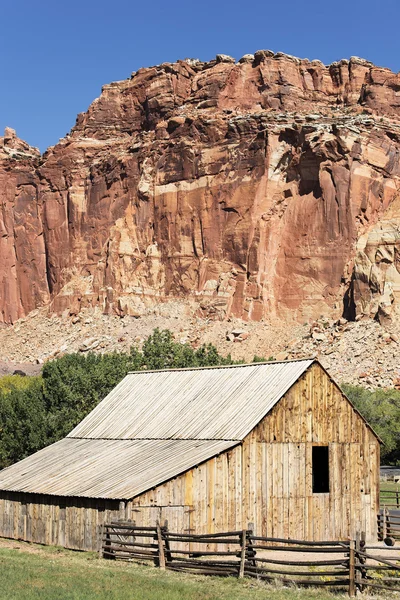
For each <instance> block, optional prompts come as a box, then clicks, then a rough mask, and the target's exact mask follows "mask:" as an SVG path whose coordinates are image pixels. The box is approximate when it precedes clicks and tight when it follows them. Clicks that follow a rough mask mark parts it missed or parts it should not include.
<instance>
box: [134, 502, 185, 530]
mask: <svg viewBox="0 0 400 600" xmlns="http://www.w3.org/2000/svg"><path fill="white" fill-rule="evenodd" d="M129 512H130V517H129V518H130V519H131V520H132V521H135V524H136V525H139V526H141V527H154V526H155V524H156V523H157V521H159V523H160V524H161V525H164V524H165V523H167V525H168V529H169V530H170V531H173V532H176V533H189V532H190V514H191V507H190V506H132V507H131V509H130V511H129Z"/></svg>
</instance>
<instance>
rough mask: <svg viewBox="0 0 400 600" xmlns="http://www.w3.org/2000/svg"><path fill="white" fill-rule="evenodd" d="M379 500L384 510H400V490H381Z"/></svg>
mask: <svg viewBox="0 0 400 600" xmlns="http://www.w3.org/2000/svg"><path fill="white" fill-rule="evenodd" d="M379 499H380V506H382V507H383V508H389V509H397V510H400V490H381V491H380V494H379Z"/></svg>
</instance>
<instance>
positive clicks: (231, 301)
mask: <svg viewBox="0 0 400 600" xmlns="http://www.w3.org/2000/svg"><path fill="white" fill-rule="evenodd" d="M399 153H400V76H399V75H396V74H394V73H392V72H391V71H390V70H388V69H383V68H379V67H375V66H374V65H372V64H371V63H369V62H367V61H364V60H362V59H358V58H352V59H351V60H350V61H346V60H343V61H340V62H338V63H333V64H332V65H329V66H324V65H323V64H322V63H321V62H319V61H311V62H310V61H308V60H300V59H297V58H294V57H291V56H288V55H285V54H282V53H278V54H273V53H272V52H270V51H259V52H256V53H255V55H254V56H253V55H245V57H243V58H242V59H241V60H240V61H239V62H235V61H234V59H231V58H230V57H227V56H225V55H218V56H217V58H216V59H215V60H213V61H211V62H208V63H203V62H200V61H197V60H190V59H188V60H184V61H178V62H177V63H173V64H171V63H165V64H162V65H159V66H156V67H151V68H146V69H140V70H139V71H138V72H136V73H133V74H132V76H131V77H130V78H129V79H127V80H124V81H120V82H115V83H112V84H110V85H106V86H104V88H103V90H102V93H101V96H100V97H99V98H98V99H96V100H95V101H94V102H93V104H92V105H91V106H90V107H89V109H88V111H87V112H86V113H83V114H80V115H79V116H78V118H77V123H76V126H75V127H74V128H73V129H72V131H71V133H70V134H69V135H67V136H66V137H65V138H64V139H62V140H60V142H59V143H58V144H57V145H56V146H54V147H51V148H49V149H48V151H47V152H46V153H45V154H44V155H43V156H41V157H40V156H39V154H38V152H37V151H35V150H34V149H32V148H30V147H29V146H27V145H26V144H24V143H23V142H21V141H19V140H17V138H15V136H14V134H13V132H12V131H11V130H8V131H6V135H5V136H4V138H0V181H1V185H0V198H1V200H0V202H1V212H0V231H1V237H0V258H1V260H0V313H1V319H2V321H4V322H6V323H10V322H13V321H15V320H16V319H18V318H19V317H22V316H24V315H25V314H27V313H28V312H29V311H31V310H32V309H33V308H35V307H37V306H41V305H46V304H51V306H52V309H53V310H55V311H63V310H65V309H69V311H70V312H71V313H78V312H79V311H80V310H81V308H82V307H83V306H89V305H91V306H95V305H98V306H100V307H101V308H102V309H103V310H104V311H105V312H115V313H117V314H120V315H123V314H130V315H136V314H141V312H142V311H143V310H144V309H145V307H149V306H152V305H154V304H155V303H158V302H160V301H166V300H168V299H174V298H182V297H184V298H190V299H192V301H193V303H197V304H198V307H199V311H200V312H201V313H202V314H203V315H207V314H209V315H217V316H219V317H221V318H222V317H224V316H228V315H233V316H236V317H241V318H244V319H249V320H260V319H285V320H288V319H295V320H297V321H300V322H301V321H304V320H308V319H312V318H316V317H319V316H320V315H330V316H331V317H333V318H336V317H339V316H341V315H342V314H343V313H344V314H345V316H346V317H347V318H350V319H352V318H355V317H356V316H357V315H366V316H370V317H376V316H377V317H378V318H381V319H385V320H388V319H389V320H390V319H392V318H393V316H394V315H395V314H396V312H398V311H400V264H399V252H400V233H399V230H400V198H399V192H398V190H399V186H400V158H399V157H400V154H399Z"/></svg>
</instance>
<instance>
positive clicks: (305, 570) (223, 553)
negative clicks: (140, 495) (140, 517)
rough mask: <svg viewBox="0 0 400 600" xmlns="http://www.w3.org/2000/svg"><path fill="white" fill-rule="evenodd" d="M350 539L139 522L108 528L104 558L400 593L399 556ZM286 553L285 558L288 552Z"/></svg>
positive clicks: (205, 572) (351, 592) (198, 571)
mask: <svg viewBox="0 0 400 600" xmlns="http://www.w3.org/2000/svg"><path fill="white" fill-rule="evenodd" d="M389 550H390V551H391V553H390V554H387V547H386V548H383V547H380V546H379V547H376V546H371V547H370V548H368V549H367V548H366V545H365V542H363V541H362V539H361V536H357V537H356V539H355V540H350V541H333V542H309V541H302V540H289V539H282V538H271V537H260V536H255V535H253V532H252V530H251V529H247V530H246V529H245V530H243V531H228V532H223V533H213V534H201V535H196V534H188V533H176V532H170V531H169V530H168V527H167V525H166V524H165V525H164V526H161V525H160V523H158V522H157V523H156V525H155V527H139V526H136V525H135V523H134V522H132V523H129V522H124V523H120V522H112V523H110V524H107V525H105V526H104V530H103V533H102V538H101V551H102V555H103V556H104V558H108V559H114V560H115V559H120V560H140V561H152V562H153V563H154V564H155V565H156V566H158V567H159V568H161V569H170V570H172V571H180V572H186V573H195V574H201V575H214V576H223V577H228V576H231V577H232V576H234V577H239V578H242V577H252V578H257V579H261V580H265V581H280V582H281V583H283V584H285V585H298V586H325V587H336V588H345V589H347V591H348V594H349V596H350V597H355V595H356V593H357V591H362V590H363V589H366V588H369V587H377V588H378V587H384V588H385V589H390V590H393V591H400V563H399V564H397V562H396V561H400V552H399V554H398V556H397V554H396V553H395V552H394V549H393V548H389ZM283 553H285V554H283Z"/></svg>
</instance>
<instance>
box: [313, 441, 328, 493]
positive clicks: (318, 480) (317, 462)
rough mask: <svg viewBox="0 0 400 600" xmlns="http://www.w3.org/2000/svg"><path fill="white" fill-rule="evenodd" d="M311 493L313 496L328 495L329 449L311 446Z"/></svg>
mask: <svg viewBox="0 0 400 600" xmlns="http://www.w3.org/2000/svg"><path fill="white" fill-rule="evenodd" d="M312 488H313V489H312V491H313V494H328V493H329V448H328V446H313V449H312Z"/></svg>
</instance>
